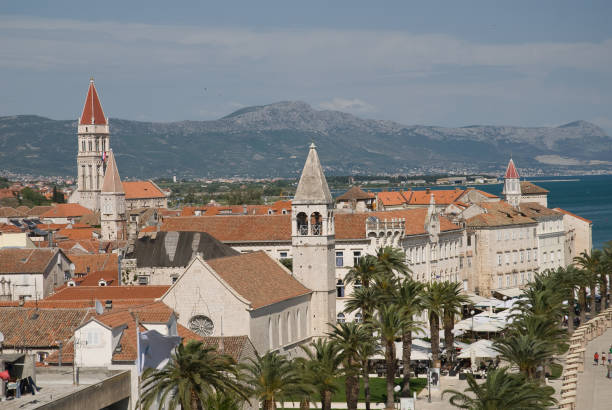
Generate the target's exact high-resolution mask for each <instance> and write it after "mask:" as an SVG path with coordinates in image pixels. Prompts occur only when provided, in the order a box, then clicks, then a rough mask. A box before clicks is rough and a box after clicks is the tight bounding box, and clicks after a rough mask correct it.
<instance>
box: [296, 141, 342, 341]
mask: <svg viewBox="0 0 612 410" xmlns="http://www.w3.org/2000/svg"><path fill="white" fill-rule="evenodd" d="M291 239H292V246H293V273H294V275H295V277H296V279H298V280H299V281H300V282H301V283H302V284H303V285H304V286H306V287H307V288H309V289H311V290H312V298H311V303H310V310H309V316H310V317H309V318H308V319H309V321H310V335H311V336H314V337H322V336H325V335H326V333H327V332H328V331H329V330H330V327H329V324H331V325H334V324H335V323H336V289H335V283H334V279H335V276H336V275H335V272H336V269H335V264H334V251H335V229H334V207H333V199H332V196H331V193H330V191H329V187H328V186H327V180H326V179H325V175H324V174H323V168H322V167H321V163H320V162H319V156H318V154H317V150H316V146H315V145H314V143H313V144H311V145H310V150H309V152H308V158H306V164H305V165H304V169H303V171H302V176H301V177H300V182H299V183H298V187H297V190H296V192H295V197H294V198H293V201H292V213H291Z"/></svg>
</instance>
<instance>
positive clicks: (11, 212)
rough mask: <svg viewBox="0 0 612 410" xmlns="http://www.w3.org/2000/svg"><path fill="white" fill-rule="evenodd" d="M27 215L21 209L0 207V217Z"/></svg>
mask: <svg viewBox="0 0 612 410" xmlns="http://www.w3.org/2000/svg"><path fill="white" fill-rule="evenodd" d="M24 216H27V215H26V214H24V213H23V212H21V211H18V210H16V209H15V208H11V207H10V206H3V207H2V208H0V217H3V218H21V217H24Z"/></svg>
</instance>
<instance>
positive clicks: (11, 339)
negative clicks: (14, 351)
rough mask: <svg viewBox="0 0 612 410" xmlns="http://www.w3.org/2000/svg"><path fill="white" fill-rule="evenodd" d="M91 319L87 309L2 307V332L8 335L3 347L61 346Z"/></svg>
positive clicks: (0, 325) (0, 327)
mask: <svg viewBox="0 0 612 410" xmlns="http://www.w3.org/2000/svg"><path fill="white" fill-rule="evenodd" d="M35 313H37V314H38V316H36V315H35ZM87 316H88V312H87V310H86V309H58V308H55V309H48V308H41V307H39V308H38V309H36V308H34V307H2V308H0V332H2V333H3V334H4V342H3V347H4V348H16V347H27V348H35V347H41V348H42V347H57V346H58V345H57V341H58V340H63V341H67V340H68V339H70V338H71V337H72V335H73V333H74V329H75V328H76V327H78V326H79V325H80V324H81V323H82V322H83V321H84V320H85V319H86V318H87Z"/></svg>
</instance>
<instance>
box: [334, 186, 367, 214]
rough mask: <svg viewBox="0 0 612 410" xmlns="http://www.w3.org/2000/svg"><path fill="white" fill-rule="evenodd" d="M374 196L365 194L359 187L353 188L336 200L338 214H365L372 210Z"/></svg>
mask: <svg viewBox="0 0 612 410" xmlns="http://www.w3.org/2000/svg"><path fill="white" fill-rule="evenodd" d="M375 203H376V195H374V194H373V193H371V192H365V191H364V190H363V189H361V187H358V186H353V187H351V188H350V189H349V190H348V191H346V192H345V193H344V194H342V195H340V196H339V197H338V198H336V210H337V211H338V212H367V211H372V210H374V207H375Z"/></svg>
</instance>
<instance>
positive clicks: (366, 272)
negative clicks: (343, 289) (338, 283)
mask: <svg viewBox="0 0 612 410" xmlns="http://www.w3.org/2000/svg"><path fill="white" fill-rule="evenodd" d="M374 276H376V258H375V257H374V256H372V255H364V256H362V257H361V258H359V263H358V264H357V265H356V266H353V267H352V268H351V269H350V270H349V271H348V272H347V274H346V276H345V277H344V283H346V284H350V283H361V284H362V285H363V287H364V288H367V287H369V286H370V283H371V282H372V280H373V279H374Z"/></svg>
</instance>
